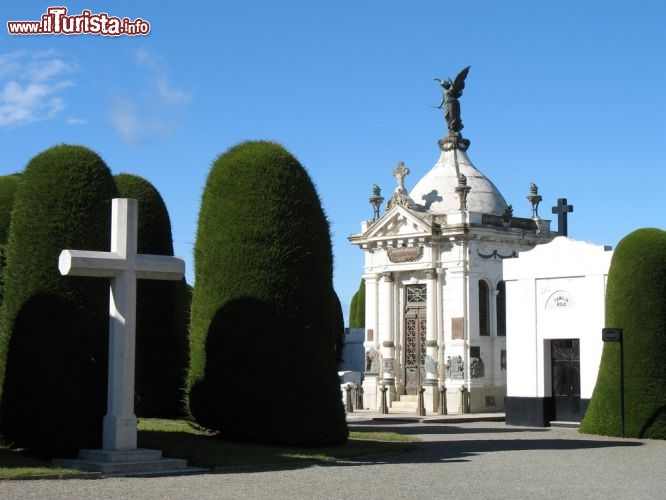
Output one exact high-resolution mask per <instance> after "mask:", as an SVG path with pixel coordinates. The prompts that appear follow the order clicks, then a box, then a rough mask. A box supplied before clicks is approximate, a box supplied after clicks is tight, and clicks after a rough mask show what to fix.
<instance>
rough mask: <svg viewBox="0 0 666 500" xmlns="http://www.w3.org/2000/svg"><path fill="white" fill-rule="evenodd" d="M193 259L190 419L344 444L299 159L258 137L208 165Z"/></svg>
mask: <svg viewBox="0 0 666 500" xmlns="http://www.w3.org/2000/svg"><path fill="white" fill-rule="evenodd" d="M194 256H195V285H194V293H193V298H192V321H191V328H190V340H191V342H190V344H191V363H190V374H189V386H190V391H189V407H190V411H191V413H192V415H193V416H194V417H195V419H196V420H197V421H198V422H199V423H200V424H201V425H203V426H205V427H209V428H211V429H215V430H217V431H219V433H220V436H221V437H222V438H225V439H231V440H242V441H254V442H261V443H277V444H283V445H325V444H326V445H331V444H338V443H342V442H344V441H345V440H346V438H347V434H348V431H347V426H346V422H345V416H344V410H343V406H342V403H341V400H340V392H339V382H338V377H337V372H336V356H335V334H334V326H333V325H332V318H333V316H334V314H333V312H332V306H333V301H332V300H331V290H332V266H333V259H332V252H331V242H330V234H329V227H328V221H327V220H326V217H325V216H324V213H323V211H322V208H321V205H320V202H319V198H318V196H317V193H316V190H315V188H314V186H313V184H312V182H311V180H310V178H309V176H308V174H307V173H306V171H305V170H304V168H303V167H302V166H301V165H300V164H299V162H298V161H297V160H296V159H295V158H294V157H293V156H292V155H291V154H290V153H289V152H288V151H286V150H285V149H284V148H283V147H282V146H280V145H278V144H275V143H271V142H262V141H259V142H246V143H243V144H240V145H238V146H236V147H233V148H231V149H230V150H228V151H227V152H226V153H225V154H223V155H221V156H220V157H219V158H217V160H216V161H215V163H214V164H213V167H212V169H211V172H210V174H209V176H208V180H207V182H206V187H205V190H204V194H203V198H202V202H201V211H200V214H199V227H198V233H197V241H196V245H195V250H194Z"/></svg>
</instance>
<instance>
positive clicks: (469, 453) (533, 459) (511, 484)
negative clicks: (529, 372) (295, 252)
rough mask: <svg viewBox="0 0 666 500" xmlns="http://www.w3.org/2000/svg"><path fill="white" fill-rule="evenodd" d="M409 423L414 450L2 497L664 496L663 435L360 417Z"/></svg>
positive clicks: (45, 483)
mask: <svg viewBox="0 0 666 500" xmlns="http://www.w3.org/2000/svg"><path fill="white" fill-rule="evenodd" d="M350 425H351V426H352V427H353V428H372V429H382V430H393V431H397V432H401V433H409V434H413V435H416V436H418V437H419V438H421V439H422V445H421V446H420V448H419V450H418V451H415V452H410V453H403V454H397V455H392V456H385V457H381V458H373V459H367V460H360V461H348V462H338V463H335V464H328V465H303V464H301V465H299V466H295V467H294V468H291V469H289V468H284V467H282V468H275V467H273V468H270V467H263V468H259V469H243V470H242V471H239V470H238V469H226V470H224V471H222V472H220V473H214V474H213V473H210V474H201V475H195V476H175V477H161V478H106V479H96V480H76V479H72V480H61V481H52V480H38V481H29V480H23V481H1V482H0V498H2V499H5V498H7V499H9V498H11V499H25V498H40V499H41V498H44V499H68V500H69V499H165V498H178V499H180V498H193V499H212V498H216V499H220V498H222V499H226V498H233V499H254V498H258V499H262V498H267V499H268V498H270V499H294V498H307V499H309V498H318V499H349V498H361V499H364V500H365V499H392V498H401V499H402V498H409V499H421V498H423V499H434V498H445V497H458V498H474V499H477V498H512V499H515V498H530V499H532V498H567V499H568V498H586V499H592V498H605V499H606V498H641V499H642V498H665V497H666V466H665V465H664V458H666V441H650V440H632V439H616V438H605V437H600V436H588V435H583V434H578V432H577V431H576V430H575V429H559V428H546V429H533V428H523V427H509V426H506V425H505V424H504V423H498V422H473V423H462V424H428V423H415V422H391V421H372V420H367V421H363V420H356V421H354V422H352V423H351V424H350Z"/></svg>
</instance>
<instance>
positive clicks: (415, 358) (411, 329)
mask: <svg viewBox="0 0 666 500" xmlns="http://www.w3.org/2000/svg"><path fill="white" fill-rule="evenodd" d="M425 357H426V308H425V307H410V308H409V309H407V312H406V313H405V391H406V392H407V394H417V391H418V388H419V386H421V385H423V382H424V381H425Z"/></svg>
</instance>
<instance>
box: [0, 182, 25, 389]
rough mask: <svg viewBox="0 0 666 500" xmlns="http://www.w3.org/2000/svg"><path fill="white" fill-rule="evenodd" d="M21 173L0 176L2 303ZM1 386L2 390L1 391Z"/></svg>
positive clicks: (0, 298) (0, 297)
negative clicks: (13, 215) (10, 224)
mask: <svg viewBox="0 0 666 500" xmlns="http://www.w3.org/2000/svg"><path fill="white" fill-rule="evenodd" d="M20 180H21V174H18V173H17V174H12V175H4V176H2V177H0V305H2V297H3V296H4V288H5V279H4V271H5V266H6V264H7V238H8V237H9V223H10V221H11V215H12V208H13V207H14V197H15V196H16V190H17V189H18V185H19V181H20ZM1 390H2V389H1V387H0V391H1Z"/></svg>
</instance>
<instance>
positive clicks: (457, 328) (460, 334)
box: [451, 318, 465, 340]
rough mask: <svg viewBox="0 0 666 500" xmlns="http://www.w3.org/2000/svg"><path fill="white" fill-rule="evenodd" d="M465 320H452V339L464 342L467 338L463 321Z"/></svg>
mask: <svg viewBox="0 0 666 500" xmlns="http://www.w3.org/2000/svg"><path fill="white" fill-rule="evenodd" d="M464 319H465V318H451V338H452V339H453V340H463V339H464V338H465V334H464V328H463V326H464V325H463V321H464Z"/></svg>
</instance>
